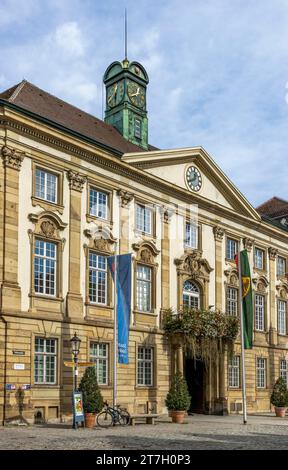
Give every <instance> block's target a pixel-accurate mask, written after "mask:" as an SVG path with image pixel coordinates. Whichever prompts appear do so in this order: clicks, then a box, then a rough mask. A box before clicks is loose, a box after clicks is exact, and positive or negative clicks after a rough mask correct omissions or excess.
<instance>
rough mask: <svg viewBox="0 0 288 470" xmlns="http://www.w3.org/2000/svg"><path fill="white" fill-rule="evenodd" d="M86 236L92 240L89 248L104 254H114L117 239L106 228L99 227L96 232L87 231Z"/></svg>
mask: <svg viewBox="0 0 288 470" xmlns="http://www.w3.org/2000/svg"><path fill="white" fill-rule="evenodd" d="M84 235H85V237H87V238H90V242H89V248H94V249H95V250H97V251H101V252H104V253H114V251H115V244H116V242H117V239H116V238H114V237H113V235H112V233H111V232H110V230H109V229H108V228H106V227H97V228H96V229H95V230H90V229H86V230H84Z"/></svg>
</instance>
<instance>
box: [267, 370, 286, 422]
mask: <svg viewBox="0 0 288 470" xmlns="http://www.w3.org/2000/svg"><path fill="white" fill-rule="evenodd" d="M270 402H271V403H272V405H274V408H275V413H276V416H277V417H278V418H284V417H285V412H286V408H287V405H288V390H287V386H286V382H285V380H284V379H283V378H282V377H280V378H279V379H278V380H277V381H276V382H275V385H274V387H273V392H272V395H271V398H270Z"/></svg>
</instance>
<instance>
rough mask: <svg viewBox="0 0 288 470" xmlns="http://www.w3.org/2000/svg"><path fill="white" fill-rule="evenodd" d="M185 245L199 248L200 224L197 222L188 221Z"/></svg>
mask: <svg viewBox="0 0 288 470" xmlns="http://www.w3.org/2000/svg"><path fill="white" fill-rule="evenodd" d="M185 246H186V247H187V248H194V249H197V248H198V225H197V224H196V223H195V222H186V224H185Z"/></svg>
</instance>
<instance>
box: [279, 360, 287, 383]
mask: <svg viewBox="0 0 288 470" xmlns="http://www.w3.org/2000/svg"><path fill="white" fill-rule="evenodd" d="M280 377H282V379H284V380H285V383H286V384H287V361H286V359H281V360H280Z"/></svg>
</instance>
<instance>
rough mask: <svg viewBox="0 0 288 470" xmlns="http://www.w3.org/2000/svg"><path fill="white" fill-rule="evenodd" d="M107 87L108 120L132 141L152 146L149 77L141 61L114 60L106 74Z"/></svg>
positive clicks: (146, 147)
mask: <svg viewBox="0 0 288 470" xmlns="http://www.w3.org/2000/svg"><path fill="white" fill-rule="evenodd" d="M103 81H104V84H105V87H106V109H105V122H107V124H111V125H112V126H113V127H115V128H116V129H118V131H119V132H120V133H121V134H122V135H123V137H125V139H127V140H128V141H129V142H132V143H133V144H136V145H138V146H139V147H141V148H143V149H145V150H148V118H147V108H146V89H147V85H148V83H149V78H148V75H147V72H146V70H145V69H144V67H143V66H142V65H141V64H139V63H138V62H131V63H130V62H129V61H128V59H124V60H123V62H113V63H112V64H111V65H110V66H109V67H108V68H107V70H106V72H105V74H104V78H103Z"/></svg>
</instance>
